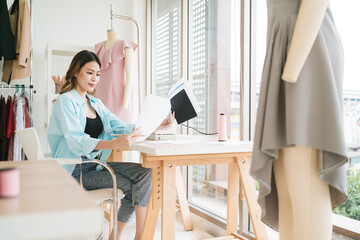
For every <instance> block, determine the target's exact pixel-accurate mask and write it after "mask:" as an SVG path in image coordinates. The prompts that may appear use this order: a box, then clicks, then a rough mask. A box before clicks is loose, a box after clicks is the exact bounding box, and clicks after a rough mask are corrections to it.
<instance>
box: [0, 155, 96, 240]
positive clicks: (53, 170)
mask: <svg viewBox="0 0 360 240" xmlns="http://www.w3.org/2000/svg"><path fill="white" fill-rule="evenodd" d="M9 167H11V168H12V167H15V168H17V169H19V172H20V195H19V196H18V197H16V198H0V239H50V238H54V237H56V239H59V238H61V239H64V238H66V239H92V238H94V236H95V233H100V232H101V226H102V224H101V219H102V217H101V216H102V215H101V212H100V209H99V208H98V207H97V206H96V204H95V203H94V202H93V201H92V199H91V198H90V196H89V195H88V194H87V193H86V192H85V191H84V190H83V189H82V188H81V187H80V186H79V184H78V183H77V182H76V181H75V180H74V179H73V178H72V177H71V176H70V175H69V174H68V173H67V172H66V171H65V169H64V168H63V167H62V166H61V165H60V164H58V163H57V162H56V161H22V162H0V169H3V168H9ZM85 236H87V238H84V237H85ZM89 237H91V238H89Z"/></svg>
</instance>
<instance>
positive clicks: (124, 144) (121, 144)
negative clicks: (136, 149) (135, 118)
mask: <svg viewBox="0 0 360 240" xmlns="http://www.w3.org/2000/svg"><path fill="white" fill-rule="evenodd" d="M139 132H140V129H139V128H135V129H134V130H133V131H132V132H131V133H129V134H120V135H119V137H117V138H115V139H114V140H113V141H114V147H113V148H120V149H127V148H129V147H130V146H131V145H132V144H133V143H134V142H135V140H136V138H137V137H142V136H143V135H140V134H139Z"/></svg>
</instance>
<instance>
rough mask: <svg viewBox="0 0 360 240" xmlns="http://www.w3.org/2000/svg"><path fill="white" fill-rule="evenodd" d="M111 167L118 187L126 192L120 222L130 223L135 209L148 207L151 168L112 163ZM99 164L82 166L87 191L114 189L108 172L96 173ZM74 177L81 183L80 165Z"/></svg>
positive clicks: (76, 168) (136, 164)
mask: <svg viewBox="0 0 360 240" xmlns="http://www.w3.org/2000/svg"><path fill="white" fill-rule="evenodd" d="M108 164H109V166H110V167H111V168H112V169H113V170H114V172H115V175H116V182H117V187H118V188H119V189H121V190H122V191H123V192H124V195H125V197H123V198H122V199H121V205H120V209H119V212H118V220H119V221H121V222H128V221H130V220H131V219H132V218H133V217H134V214H135V213H134V212H135V207H137V206H140V207H146V206H147V204H148V201H149V197H150V192H151V179H152V178H151V168H144V167H142V166H141V165H140V164H138V163H127V162H110V163H108ZM96 166H97V164H95V163H88V164H83V165H82V166H81V169H82V183H83V186H84V188H85V189H86V190H94V189H101V188H112V186H113V185H112V178H111V176H110V173H109V172H108V171H107V170H106V169H103V170H100V171H96ZM72 176H73V177H74V178H75V179H76V180H77V181H78V182H80V165H76V167H75V170H74V171H73V173H72Z"/></svg>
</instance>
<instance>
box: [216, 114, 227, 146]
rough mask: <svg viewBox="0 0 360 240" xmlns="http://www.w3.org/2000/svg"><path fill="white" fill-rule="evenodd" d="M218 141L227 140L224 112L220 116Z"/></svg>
mask: <svg viewBox="0 0 360 240" xmlns="http://www.w3.org/2000/svg"><path fill="white" fill-rule="evenodd" d="M218 141H219V142H225V141H227V128H226V115H225V114H224V113H220V117H219V128H218Z"/></svg>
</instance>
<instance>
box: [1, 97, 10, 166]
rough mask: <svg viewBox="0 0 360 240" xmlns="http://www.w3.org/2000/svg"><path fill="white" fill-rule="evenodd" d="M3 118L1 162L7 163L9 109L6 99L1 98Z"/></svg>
mask: <svg viewBox="0 0 360 240" xmlns="http://www.w3.org/2000/svg"><path fill="white" fill-rule="evenodd" d="M0 108H1V116H0V141H1V155H0V160H1V161H6V160H7V154H8V142H9V141H8V138H7V137H6V132H7V126H8V118H9V114H8V107H7V103H6V99H5V98H4V97H3V96H1V104H0Z"/></svg>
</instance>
